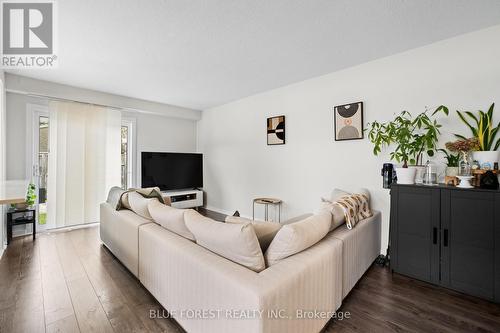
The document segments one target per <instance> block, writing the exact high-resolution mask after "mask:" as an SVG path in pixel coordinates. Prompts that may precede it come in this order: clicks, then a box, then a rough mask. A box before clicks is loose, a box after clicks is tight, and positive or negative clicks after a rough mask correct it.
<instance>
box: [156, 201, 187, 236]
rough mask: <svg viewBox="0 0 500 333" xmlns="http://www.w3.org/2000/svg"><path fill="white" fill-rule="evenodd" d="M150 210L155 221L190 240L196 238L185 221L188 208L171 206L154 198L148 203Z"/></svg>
mask: <svg viewBox="0 0 500 333" xmlns="http://www.w3.org/2000/svg"><path fill="white" fill-rule="evenodd" d="M148 211H149V214H150V215H151V217H152V218H153V221H155V222H156V223H158V224H159V225H161V226H162V227H164V228H165V229H167V230H170V231H172V232H174V233H176V234H177V235H179V236H182V237H184V238H187V239H189V240H192V241H194V240H195V239H194V236H193V234H192V233H191V231H189V229H188V228H187V227H186V223H185V222H184V213H185V212H186V209H178V208H174V207H170V206H168V205H165V204H162V203H161V202H159V201H158V200H152V201H150V202H149V203H148Z"/></svg>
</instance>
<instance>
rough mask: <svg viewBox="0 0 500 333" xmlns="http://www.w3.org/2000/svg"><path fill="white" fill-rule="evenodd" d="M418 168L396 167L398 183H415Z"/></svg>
mask: <svg viewBox="0 0 500 333" xmlns="http://www.w3.org/2000/svg"><path fill="white" fill-rule="evenodd" d="M416 173H417V169H416V168H396V176H397V177H398V184H415V175H416Z"/></svg>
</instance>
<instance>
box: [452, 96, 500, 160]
mask: <svg viewBox="0 0 500 333" xmlns="http://www.w3.org/2000/svg"><path fill="white" fill-rule="evenodd" d="M494 108H495V103H493V104H491V106H490V108H489V109H488V112H483V111H481V110H479V111H478V112H477V113H476V114H474V113H472V112H470V111H464V112H461V111H457V114H458V117H459V118H460V119H461V120H462V122H463V123H464V124H465V125H467V127H468V128H469V129H470V130H471V132H472V135H473V136H474V137H475V138H477V141H478V144H479V150H478V151H475V152H474V153H473V158H474V159H475V160H478V161H479V163H480V165H481V166H483V164H485V163H489V164H490V165H491V166H493V164H494V163H495V162H498V161H499V152H498V149H499V148H500V138H498V139H497V138H496V137H497V135H498V133H499V132H500V122H499V123H498V125H497V126H496V127H493V110H494ZM467 118H469V120H468V119H467ZM455 136H457V137H458V138H460V139H462V140H464V139H466V138H465V137H464V136H463V135H459V134H455Z"/></svg>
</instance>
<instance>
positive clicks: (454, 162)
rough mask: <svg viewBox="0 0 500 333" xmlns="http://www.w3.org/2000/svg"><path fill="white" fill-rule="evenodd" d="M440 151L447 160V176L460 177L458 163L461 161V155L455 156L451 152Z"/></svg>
mask: <svg viewBox="0 0 500 333" xmlns="http://www.w3.org/2000/svg"><path fill="white" fill-rule="evenodd" d="M438 150H439V151H440V152H442V153H443V154H444V157H445V159H446V176H449V177H456V176H458V163H459V161H460V154H459V153H457V154H453V153H451V152H448V151H447V150H446V149H438Z"/></svg>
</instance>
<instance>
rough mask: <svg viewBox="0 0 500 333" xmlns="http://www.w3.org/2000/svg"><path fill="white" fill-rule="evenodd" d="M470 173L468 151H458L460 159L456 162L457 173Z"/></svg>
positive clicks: (463, 174)
mask: <svg viewBox="0 0 500 333" xmlns="http://www.w3.org/2000/svg"><path fill="white" fill-rule="evenodd" d="M471 174H472V160H471V157H470V154H469V152H468V151H461V152H460V161H459V162H458V175H459V176H470V175H471Z"/></svg>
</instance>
